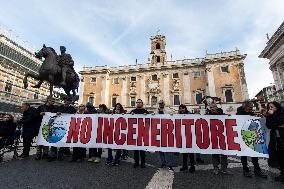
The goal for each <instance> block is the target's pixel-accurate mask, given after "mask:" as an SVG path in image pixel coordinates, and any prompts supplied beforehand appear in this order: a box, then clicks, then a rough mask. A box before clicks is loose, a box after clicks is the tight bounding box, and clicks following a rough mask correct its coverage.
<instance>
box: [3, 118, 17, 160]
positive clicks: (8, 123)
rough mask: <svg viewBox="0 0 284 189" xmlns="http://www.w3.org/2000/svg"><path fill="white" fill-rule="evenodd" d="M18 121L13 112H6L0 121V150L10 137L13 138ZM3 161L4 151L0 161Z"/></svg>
mask: <svg viewBox="0 0 284 189" xmlns="http://www.w3.org/2000/svg"><path fill="white" fill-rule="evenodd" d="M16 127H17V125H16V123H15V122H14V118H13V116H12V115H11V114H5V115H4V117H3V120H1V121H0V150H1V149H2V148H4V146H5V144H6V143H7V141H9V139H11V140H14V139H13V134H14V133H15V131H16ZM1 161H2V153H0V162H1Z"/></svg>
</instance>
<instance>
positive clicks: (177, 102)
mask: <svg viewBox="0 0 284 189" xmlns="http://www.w3.org/2000/svg"><path fill="white" fill-rule="evenodd" d="M174 105H175V106H178V105H180V101H179V95H177V94H175V95H174Z"/></svg>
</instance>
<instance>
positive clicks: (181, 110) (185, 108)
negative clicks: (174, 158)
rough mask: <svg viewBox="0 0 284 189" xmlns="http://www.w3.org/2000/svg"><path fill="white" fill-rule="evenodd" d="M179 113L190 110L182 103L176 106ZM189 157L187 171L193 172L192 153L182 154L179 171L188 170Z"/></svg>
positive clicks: (185, 112) (187, 112)
mask: <svg viewBox="0 0 284 189" xmlns="http://www.w3.org/2000/svg"><path fill="white" fill-rule="evenodd" d="M178 113H179V114H189V113H190V112H189V111H188V110H187V107H186V106H185V105H184V104H181V105H179V108H178ZM188 157H189V163H190V169H189V172H190V173H193V172H195V165H194V164H195V162H194V154H193V153H183V154H182V162H183V163H182V168H180V171H186V170H188V165H187V159H188Z"/></svg>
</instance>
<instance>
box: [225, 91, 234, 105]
mask: <svg viewBox="0 0 284 189" xmlns="http://www.w3.org/2000/svg"><path fill="white" fill-rule="evenodd" d="M225 98H226V102H234V100H233V93H232V90H231V89H227V90H226V91H225Z"/></svg>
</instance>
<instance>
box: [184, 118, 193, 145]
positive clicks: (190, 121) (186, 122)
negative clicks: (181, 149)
mask: <svg viewBox="0 0 284 189" xmlns="http://www.w3.org/2000/svg"><path fill="white" fill-rule="evenodd" d="M182 124H183V125H184V126H185V138H186V147H187V148H192V132H191V127H192V125H194V119H182Z"/></svg>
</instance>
